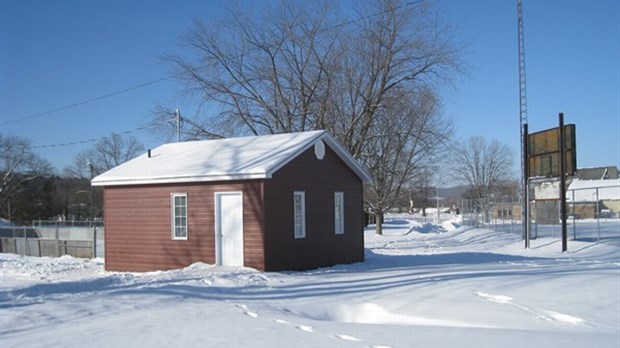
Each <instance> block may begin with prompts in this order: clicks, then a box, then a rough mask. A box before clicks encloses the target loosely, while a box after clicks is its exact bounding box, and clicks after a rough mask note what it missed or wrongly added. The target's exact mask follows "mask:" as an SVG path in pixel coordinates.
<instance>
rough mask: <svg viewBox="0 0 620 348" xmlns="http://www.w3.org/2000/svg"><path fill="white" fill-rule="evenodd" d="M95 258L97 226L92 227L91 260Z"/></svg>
mask: <svg viewBox="0 0 620 348" xmlns="http://www.w3.org/2000/svg"><path fill="white" fill-rule="evenodd" d="M95 258H97V226H94V225H93V259H95Z"/></svg>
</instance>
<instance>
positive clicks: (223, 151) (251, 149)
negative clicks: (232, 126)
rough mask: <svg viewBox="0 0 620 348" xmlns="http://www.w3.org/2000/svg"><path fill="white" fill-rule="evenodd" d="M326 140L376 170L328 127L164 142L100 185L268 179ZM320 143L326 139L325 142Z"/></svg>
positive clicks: (346, 157)
mask: <svg viewBox="0 0 620 348" xmlns="http://www.w3.org/2000/svg"><path fill="white" fill-rule="evenodd" d="M320 142H323V144H325V145H326V146H328V147H329V148H330V149H332V150H333V151H334V152H335V153H336V154H337V155H338V156H339V157H340V159H342V161H344V162H345V163H346V164H347V165H348V166H349V167H350V168H351V170H353V172H355V174H357V176H358V177H359V178H360V179H362V181H363V182H368V181H370V176H369V175H368V174H367V173H366V171H365V170H364V169H363V168H362V167H361V166H360V164H359V163H358V162H357V161H356V160H355V159H354V158H353V157H352V156H351V155H350V154H349V153H348V151H347V150H346V149H345V148H344V147H343V146H342V145H340V144H339V143H338V142H337V141H336V140H335V139H334V138H333V137H332V136H331V135H330V134H329V133H328V132H326V131H323V130H319V131H310V132H299V133H284V134H274V135H263V136H251V137H242V138H227V139H217V140H202V141H187V142H180V143H170V144H164V145H161V146H159V147H157V148H155V149H153V150H151V156H150V157H149V156H148V153H145V154H143V155H141V156H138V157H136V158H134V159H132V160H130V161H127V162H125V163H123V164H121V165H119V166H117V167H115V168H112V169H110V170H109V171H107V172H105V173H103V174H101V175H99V176H97V177H95V178H94V179H93V180H92V181H91V183H92V185H94V186H117V185H136V184H159V183H179V182H199V181H200V182H204V181H221V180H244V179H266V178H271V176H272V174H273V173H275V172H276V171H277V170H278V169H280V168H282V167H283V166H284V165H286V164H287V163H288V162H290V161H291V160H292V159H294V158H295V157H297V156H298V155H300V154H301V153H302V152H304V151H306V150H307V149H309V148H310V147H311V146H314V145H315V144H317V143H320ZM319 146H320V144H319Z"/></svg>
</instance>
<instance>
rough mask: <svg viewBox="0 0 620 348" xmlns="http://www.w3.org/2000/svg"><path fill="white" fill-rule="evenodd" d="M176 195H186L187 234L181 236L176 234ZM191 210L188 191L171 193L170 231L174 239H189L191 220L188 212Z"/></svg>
mask: <svg viewBox="0 0 620 348" xmlns="http://www.w3.org/2000/svg"><path fill="white" fill-rule="evenodd" d="M176 197H185V236H184V237H179V236H177V235H176V227H177V226H176V219H175V217H176V216H175V203H174V199H175V198H176ZM188 210H189V200H188V199H187V193H171V194H170V233H171V237H172V239H173V240H187V237H188V236H189V221H188V217H187V215H188V214H187V212H188Z"/></svg>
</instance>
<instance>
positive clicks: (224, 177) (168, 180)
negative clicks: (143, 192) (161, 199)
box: [91, 173, 271, 186]
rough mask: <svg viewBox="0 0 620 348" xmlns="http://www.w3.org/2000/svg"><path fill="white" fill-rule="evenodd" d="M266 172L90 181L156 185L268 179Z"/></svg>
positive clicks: (100, 184)
mask: <svg viewBox="0 0 620 348" xmlns="http://www.w3.org/2000/svg"><path fill="white" fill-rule="evenodd" d="M269 178H271V175H270V174H268V173H242V174H221V175H202V176H200V175H193V176H190V175H187V176H173V177H157V178H135V179H118V180H115V179H110V180H97V178H95V179H93V180H92V181H91V185H92V186H130V185H156V184H178V183H193V182H214V181H235V180H252V179H269Z"/></svg>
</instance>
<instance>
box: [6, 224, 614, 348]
mask: <svg viewBox="0 0 620 348" xmlns="http://www.w3.org/2000/svg"><path fill="white" fill-rule="evenodd" d="M593 226H594V228H595V227H596V225H595V224H594V225H593ZM604 227H605V230H606V231H611V235H609V236H608V237H610V238H606V239H603V240H602V242H601V243H598V244H597V243H596V241H593V240H592V239H590V240H586V241H569V252H567V253H561V252H560V250H561V245H560V240H559V239H557V238H552V237H542V238H538V239H536V240H533V241H532V248H531V249H529V250H524V249H523V243H522V241H521V238H520V236H519V235H518V234H511V233H498V232H493V231H489V230H483V229H473V228H470V227H460V226H459V224H458V223H457V222H455V221H449V222H445V223H443V224H442V225H441V226H438V225H433V224H421V223H418V222H415V221H414V220H411V219H409V218H407V217H406V216H400V217H396V216H394V217H392V218H391V219H388V220H387V221H386V226H385V230H384V233H385V234H384V235H383V236H376V235H375V234H374V230H373V229H372V228H370V229H367V231H366V262H364V263H357V264H351V265H341V266H337V267H332V268H324V269H318V270H313V271H308V272H284V273H261V272H257V271H255V270H252V269H247V268H240V269H231V268H222V267H213V266H210V265H206V264H194V265H192V266H190V267H188V268H185V269H181V270H175V271H166V272H151V273H115V272H105V271H104V270H103V260H102V259H95V260H85V259H75V258H70V257H62V258H59V259H51V258H32V257H21V256H17V255H11V254H0V347H2V348H9V347H84V346H88V347H181V346H186V347H476V348H479V347H502V348H509V347H519V348H522V347H528V348H530V347H562V348H567V347H616V348H617V347H619V346H620V246H619V245H618V243H617V241H618V237H619V236H620V225H619V224H618V222H617V220H616V221H615V222H613V221H612V222H605V226H604ZM580 228H584V226H580ZM606 241H610V242H606Z"/></svg>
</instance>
